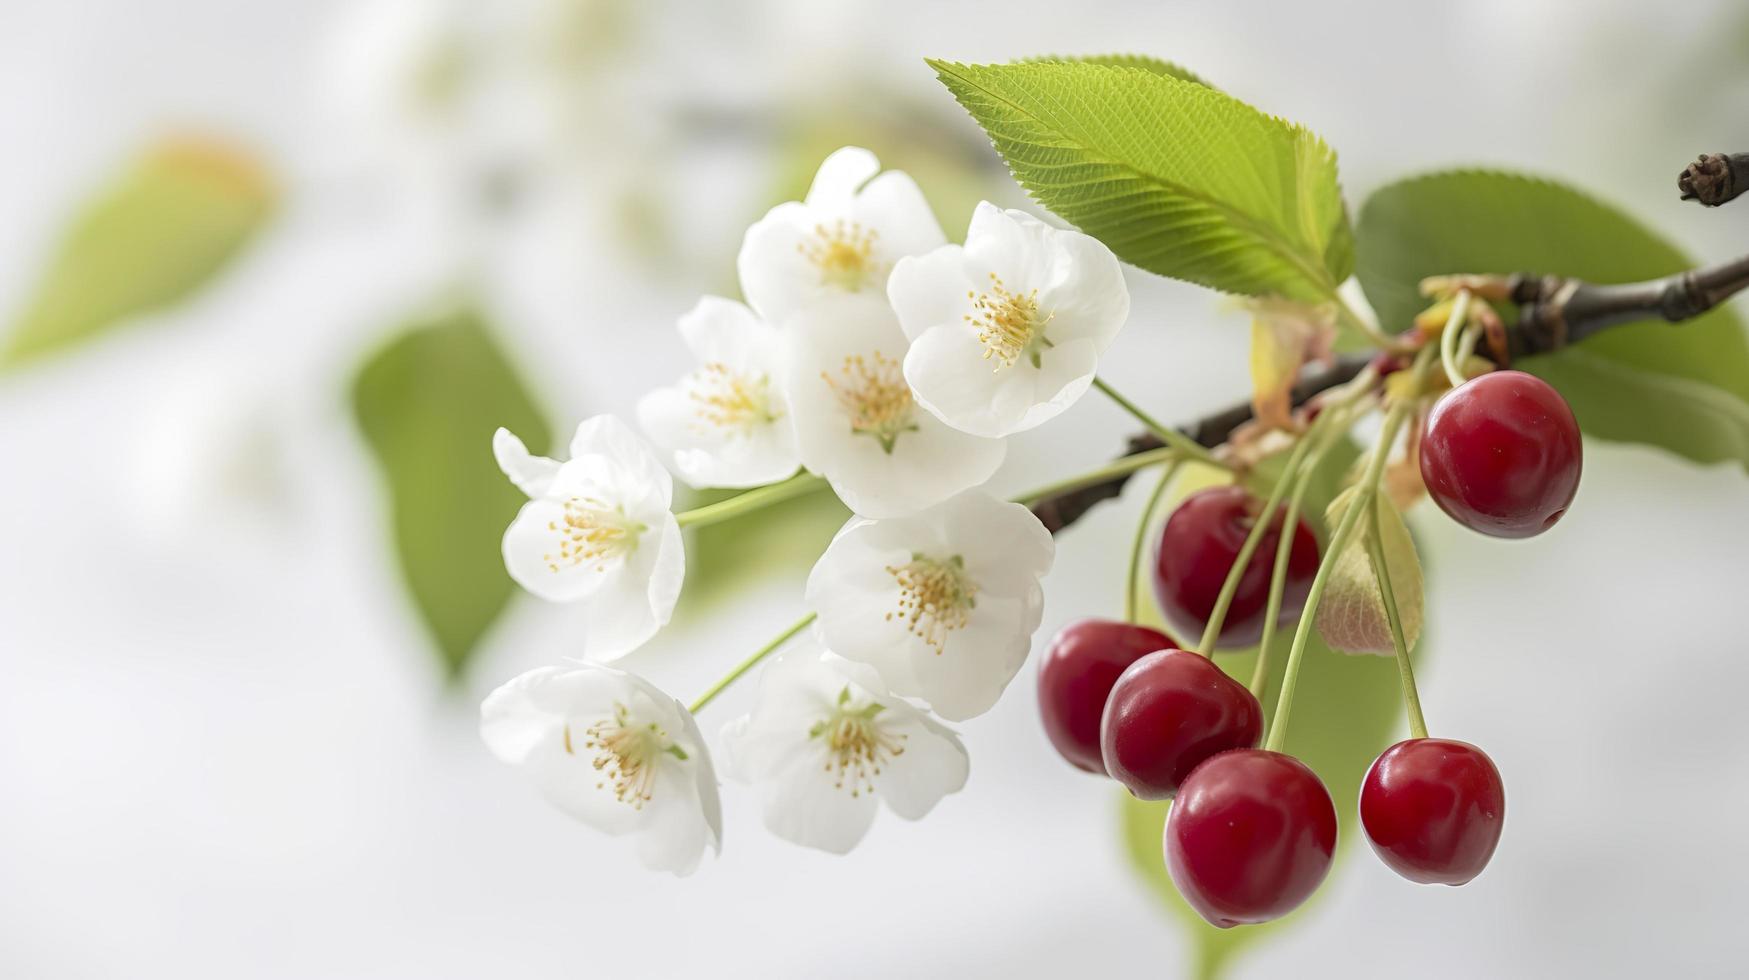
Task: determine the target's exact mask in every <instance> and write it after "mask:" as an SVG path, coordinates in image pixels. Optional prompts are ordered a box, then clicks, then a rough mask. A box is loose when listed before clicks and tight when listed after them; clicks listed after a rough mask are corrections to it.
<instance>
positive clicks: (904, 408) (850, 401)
mask: <svg viewBox="0 0 1749 980" xmlns="http://www.w3.org/2000/svg"><path fill="white" fill-rule="evenodd" d="M820 377H821V378H822V379H823V380H825V382H826V384H827V385H829V386H830V387H831V388H832V393H833V394H834V395H837V396H838V404H839V405H841V406H843V407H844V411H845V412H846V413H847V414H848V415H849V416H850V431H851V432H852V433H854V434H856V435H865V436H870V437H872V438H874V439H875V440H877V441H878V442H879V443H880V444H881V448H882V449H884V450H886V451H887V452H889V453H890V452H892V451H893V445H894V443H896V442H898V439H899V434H900V433H902V432H915V431H916V430H917V423H916V411H917V409H916V405H915V403H913V401H912V400H911V386H910V385H909V384H906V383H905V374H904V371H903V367H902V365H901V364H900V362H898V361H895V360H892V359H890V358H887V357H885V356H884V355H882V354H881V352H880V351H874V352H873V353H871V354H869V356H868V357H866V358H865V357H863V356H862V355H861V354H851V355H850V356H848V357H846V358H845V359H844V365H843V367H841V368H839V370H838V378H837V379H836V380H834V379H833V377H832V375H831V374H829V373H827V372H825V371H821V372H820Z"/></svg>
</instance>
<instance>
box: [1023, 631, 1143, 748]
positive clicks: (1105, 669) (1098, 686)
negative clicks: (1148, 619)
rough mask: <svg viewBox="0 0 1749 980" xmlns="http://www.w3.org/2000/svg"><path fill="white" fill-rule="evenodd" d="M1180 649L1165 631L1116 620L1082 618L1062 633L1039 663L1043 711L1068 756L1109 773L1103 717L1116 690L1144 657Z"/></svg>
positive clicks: (1056, 741)
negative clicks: (1104, 753) (1102, 749)
mask: <svg viewBox="0 0 1749 980" xmlns="http://www.w3.org/2000/svg"><path fill="white" fill-rule="evenodd" d="M1176 646H1177V644H1176V643H1173V642H1172V640H1171V638H1169V637H1168V636H1167V635H1166V634H1164V633H1162V632H1160V631H1159V630H1153V629H1149V628H1148V627H1146V626H1138V625H1137V624H1135V623H1121V622H1117V621H1115V620H1110V619H1080V620H1076V621H1075V622H1073V623H1070V624H1069V625H1067V626H1065V627H1063V628H1062V629H1060V630H1058V631H1057V635H1056V636H1054V637H1052V638H1051V645H1050V646H1048V647H1046V648H1045V655H1044V659H1043V660H1041V661H1040V662H1039V665H1038V711H1039V715H1040V717H1041V718H1042V719H1043V721H1044V725H1045V734H1046V735H1048V736H1050V740H1051V744H1052V745H1054V746H1056V747H1057V751H1058V752H1059V753H1061V754H1062V756H1063V758H1065V759H1067V760H1069V762H1070V763H1071V764H1073V765H1075V766H1078V767H1080V768H1082V769H1085V770H1087V771H1088V772H1096V773H1099V774H1101V775H1103V774H1104V773H1105V762H1104V761H1103V759H1102V758H1101V756H1100V754H1099V719H1100V717H1101V716H1102V715H1104V714H1105V699H1106V698H1107V697H1109V696H1110V695H1111V686H1112V685H1113V684H1115V683H1117V678H1118V675H1119V674H1122V673H1123V672H1124V668H1126V667H1128V666H1129V665H1130V664H1133V663H1135V662H1136V661H1137V660H1139V659H1141V658H1142V656H1143V655H1145V654H1150V653H1153V652H1154V651H1156V650H1170V649H1172V648H1173V647H1176Z"/></svg>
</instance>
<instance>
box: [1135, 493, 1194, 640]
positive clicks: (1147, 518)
mask: <svg viewBox="0 0 1749 980" xmlns="http://www.w3.org/2000/svg"><path fill="white" fill-rule="evenodd" d="M1183 462H1184V461H1183V460H1173V461H1172V462H1170V463H1168V464H1166V468H1165V469H1164V470H1162V471H1160V482H1159V483H1157V484H1155V485H1154V492H1153V493H1151V494H1149V495H1148V502H1147V503H1145V504H1143V505H1142V516H1141V519H1140V520H1138V521H1137V522H1136V539H1135V541H1133V542H1132V543H1131V544H1130V573H1129V577H1128V578H1126V579H1124V592H1123V618H1124V622H1126V623H1134V622H1137V621H1138V620H1137V613H1138V612H1139V607H1140V605H1141V603H1140V602H1139V601H1138V599H1137V597H1136V593H1137V592H1139V591H1140V588H1141V578H1142V550H1143V545H1144V544H1146V543H1147V540H1148V525H1149V523H1150V522H1151V521H1152V519H1153V516H1154V511H1155V510H1156V509H1158V508H1159V506H1160V498H1161V497H1164V496H1166V488H1167V487H1168V486H1170V485H1171V484H1172V478H1173V477H1174V476H1176V475H1177V474H1178V467H1179V466H1181V465H1183Z"/></svg>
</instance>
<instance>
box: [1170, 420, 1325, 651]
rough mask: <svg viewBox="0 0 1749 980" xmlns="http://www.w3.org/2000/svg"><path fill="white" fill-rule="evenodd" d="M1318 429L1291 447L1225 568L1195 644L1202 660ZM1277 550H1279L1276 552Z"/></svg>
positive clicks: (1212, 647) (1287, 531)
mask: <svg viewBox="0 0 1749 980" xmlns="http://www.w3.org/2000/svg"><path fill="white" fill-rule="evenodd" d="M1319 428H1320V427H1319V426H1318V424H1317V423H1316V422H1314V423H1313V424H1312V427H1311V429H1308V430H1307V431H1306V433H1305V434H1304V435H1302V436H1300V439H1299V441H1298V442H1297V443H1295V444H1294V449H1293V452H1292V454H1290V455H1289V456H1288V458H1287V465H1286V466H1285V467H1283V468H1282V471H1281V476H1280V477H1278V478H1277V479H1276V481H1275V486H1274V487H1273V488H1271V489H1270V491H1269V500H1268V501H1267V502H1266V503H1264V505H1263V509H1262V510H1261V511H1259V512H1258V514H1257V517H1256V519H1255V520H1253V521H1252V523H1251V530H1250V532H1249V533H1247V534H1246V535H1245V543H1244V544H1242V545H1240V546H1239V554H1238V555H1237V556H1235V557H1234V558H1233V564H1232V566H1231V567H1229V568H1228V569H1227V579H1226V581H1224V582H1222V583H1221V591H1220V594H1219V595H1217V596H1216V597H1215V607H1214V609H1213V610H1211V611H1210V612H1209V621H1208V625H1207V626H1205V627H1203V631H1202V640H1201V642H1199V643H1197V645H1196V652H1197V653H1200V654H1202V655H1203V656H1205V657H1209V658H1213V657H1214V653H1215V640H1216V639H1217V638H1218V637H1219V636H1220V635H1221V627H1222V626H1224V625H1226V621H1227V610H1228V609H1230V608H1232V605H1233V596H1234V595H1236V594H1237V593H1238V591H1239V579H1240V578H1242V577H1243V576H1244V574H1245V570H1246V569H1247V568H1249V567H1250V565H1251V556H1252V555H1253V554H1256V552H1257V546H1258V545H1259V544H1260V543H1262V541H1263V534H1264V532H1265V531H1266V530H1267V529H1268V528H1269V525H1270V522H1271V520H1272V519H1273V518H1274V517H1275V508H1276V507H1278V506H1280V504H1281V498H1282V497H1283V496H1284V495H1285V494H1286V493H1287V488H1288V485H1289V484H1291V483H1293V482H1294V477H1295V476H1296V475H1297V474H1298V473H1299V472H1300V461H1301V460H1303V459H1305V458H1306V450H1308V449H1310V448H1311V446H1312V432H1313V431H1315V430H1317V429H1319ZM1282 536H1283V537H1289V538H1291V537H1293V528H1292V527H1291V526H1289V527H1284V528H1283V529H1282ZM1278 550H1279V549H1278Z"/></svg>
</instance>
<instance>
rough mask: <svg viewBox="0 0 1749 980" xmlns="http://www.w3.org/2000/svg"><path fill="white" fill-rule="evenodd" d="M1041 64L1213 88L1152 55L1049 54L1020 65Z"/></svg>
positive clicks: (1199, 78)
mask: <svg viewBox="0 0 1749 980" xmlns="http://www.w3.org/2000/svg"><path fill="white" fill-rule="evenodd" d="M1041 62H1055V63H1058V64H1077V65H1109V66H1111V67H1113V68H1139V69H1141V70H1142V71H1145V72H1152V73H1153V74H1156V75H1165V76H1167V77H1169V78H1181V79H1183V80H1184V81H1187V82H1195V83H1196V84H1198V85H1208V87H1209V88H1214V86H1213V85H1209V82H1208V80H1207V79H1205V78H1203V77H1202V76H1201V75H1198V74H1197V73H1196V72H1193V71H1191V70H1190V69H1189V68H1186V67H1184V66H1183V65H1180V64H1177V63H1176V62H1171V61H1167V60H1166V59H1164V58H1156V57H1154V56H1153V55H1148V54H1083V55H1067V56H1065V55H1054V54H1049V55H1041V56H1039V57H1037V58H1028V59H1026V60H1025V61H1024V62H1022V64H1037V63H1041Z"/></svg>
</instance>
